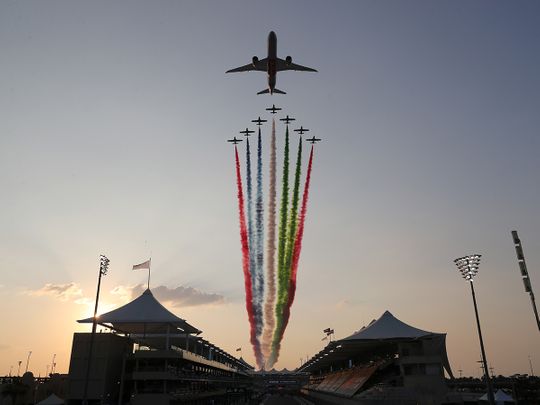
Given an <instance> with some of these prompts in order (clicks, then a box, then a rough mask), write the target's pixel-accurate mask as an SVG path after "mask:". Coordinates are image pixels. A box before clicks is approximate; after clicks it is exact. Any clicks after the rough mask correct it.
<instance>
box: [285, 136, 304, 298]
mask: <svg viewBox="0 0 540 405" xmlns="http://www.w3.org/2000/svg"><path fill="white" fill-rule="evenodd" d="M301 167H302V137H300V139H299V141H298V154H297V156H296V170H295V174H294V187H293V193H292V204H291V212H290V216H289V229H288V231H287V247H286V253H285V269H286V270H287V279H288V280H290V278H291V263H292V256H293V249H294V241H295V239H296V228H297V225H298V201H299V197H300V175H301ZM288 293H289V290H288V288H287V294H286V295H287V296H288Z"/></svg>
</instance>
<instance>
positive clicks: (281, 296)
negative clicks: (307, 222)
mask: <svg viewBox="0 0 540 405" xmlns="http://www.w3.org/2000/svg"><path fill="white" fill-rule="evenodd" d="M288 204H289V126H288V125H287V127H286V130H285V151H284V157H283V180H282V192H281V206H280V212H279V215H280V222H279V243H278V263H277V274H278V283H277V284H278V286H277V298H276V304H275V308H274V311H275V325H274V330H273V336H272V351H271V355H270V357H269V359H268V363H269V367H271V366H272V365H274V363H275V362H276V360H277V358H276V357H275V356H274V354H275V353H276V351H275V349H274V347H275V345H276V337H277V335H276V330H280V329H281V324H282V320H283V307H284V304H285V302H286V294H287V291H288V287H289V280H288V278H287V269H285V254H286V245H287V214H288Z"/></svg>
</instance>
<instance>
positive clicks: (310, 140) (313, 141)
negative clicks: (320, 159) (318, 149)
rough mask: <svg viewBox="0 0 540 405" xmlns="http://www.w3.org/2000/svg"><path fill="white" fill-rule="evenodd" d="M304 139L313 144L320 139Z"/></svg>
mask: <svg viewBox="0 0 540 405" xmlns="http://www.w3.org/2000/svg"><path fill="white" fill-rule="evenodd" d="M306 141H308V142H311V144H312V145H313V144H314V143H317V142H320V141H321V139H320V138H315V137H313V138H308V139H306Z"/></svg>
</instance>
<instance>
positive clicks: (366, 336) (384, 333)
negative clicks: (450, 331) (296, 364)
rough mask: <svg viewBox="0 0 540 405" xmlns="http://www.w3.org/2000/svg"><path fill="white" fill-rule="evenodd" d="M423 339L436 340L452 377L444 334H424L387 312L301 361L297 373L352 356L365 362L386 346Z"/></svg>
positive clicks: (323, 366) (322, 367)
mask: <svg viewBox="0 0 540 405" xmlns="http://www.w3.org/2000/svg"><path fill="white" fill-rule="evenodd" d="M423 338H433V339H436V340H437V342H438V343H439V347H440V356H441V363H442V365H443V367H444V368H445V369H446V371H447V372H448V374H449V375H450V376H452V370H451V368H450V362H449V361H448V356H447V354H446V334H445V333H435V332H428V331H425V330H422V329H418V328H415V327H413V326H410V325H407V324H406V323H405V322H402V321H400V320H399V319H397V318H396V317H394V315H392V314H391V313H390V312H389V311H385V312H384V314H382V315H381V317H380V318H379V319H377V320H374V321H372V322H371V323H370V324H369V325H368V326H367V327H363V328H361V329H360V330H359V331H357V332H355V333H353V334H352V335H351V336H348V337H346V338H344V339H341V340H336V341H333V342H330V343H329V344H328V345H327V346H326V347H325V348H324V349H323V350H321V351H320V352H319V353H317V354H316V355H315V356H313V357H312V358H311V359H309V360H308V361H307V362H305V363H304V364H303V365H302V366H301V367H300V368H298V370H297V371H307V372H313V371H315V370H321V369H325V368H329V367H330V366H331V365H332V364H335V363H338V362H343V361H347V360H349V359H351V358H354V357H362V358H365V359H366V360H369V358H370V356H372V355H373V353H376V352H377V351H379V350H385V348H388V347H389V345H392V344H398V343H400V342H407V341H414V340H417V339H423Z"/></svg>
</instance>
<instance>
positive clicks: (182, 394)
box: [67, 289, 253, 405]
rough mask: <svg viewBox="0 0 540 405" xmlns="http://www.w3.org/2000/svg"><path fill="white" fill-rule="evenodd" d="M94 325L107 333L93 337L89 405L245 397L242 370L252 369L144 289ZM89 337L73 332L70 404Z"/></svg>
mask: <svg viewBox="0 0 540 405" xmlns="http://www.w3.org/2000/svg"><path fill="white" fill-rule="evenodd" d="M92 321H93V318H88V319H83V320H81V321H79V322H81V323H91V322H92ZM97 323H98V324H99V325H101V326H103V327H106V328H107V329H108V330H109V331H110V332H111V333H98V334H96V336H95V343H94V344H95V350H94V351H93V355H92V356H93V357H92V359H91V360H92V361H91V369H90V378H89V383H88V399H89V401H90V403H102V402H105V403H118V404H123V403H128V402H129V403H131V404H134V405H136V404H169V403H178V402H179V401H180V402H182V403H189V402H190V401H191V402H192V403H197V401H200V400H202V399H203V398H207V399H208V400H211V399H213V398H220V397H224V396H227V395H237V396H238V395H249V391H250V386H251V378H250V376H249V374H248V371H250V370H252V369H253V367H251V366H250V365H249V364H247V363H246V362H245V361H244V360H242V359H241V358H240V359H237V358H235V357H233V356H231V355H230V354H228V353H226V352H225V351H223V350H222V349H220V348H219V347H217V346H215V345H213V344H212V343H210V342H208V341H206V340H204V339H202V338H200V337H199V336H198V335H199V334H200V333H201V331H200V330H199V329H197V328H195V327H194V326H192V325H190V324H189V323H188V322H186V321H185V320H184V319H181V318H179V317H177V316H176V315H174V314H173V313H171V312H170V311H169V310H167V309H166V308H165V307H163V306H162V305H161V304H160V303H159V302H158V301H157V300H156V299H155V298H154V296H153V295H152V293H151V291H150V290H149V289H147V290H146V291H145V292H144V293H143V294H142V295H141V296H139V297H138V298H136V299H135V300H133V301H132V302H130V303H128V304H126V305H124V306H122V307H120V308H118V309H115V310H113V311H111V312H108V313H106V314H102V315H100V316H99V317H98V318H97ZM90 337H91V336H90V334H89V333H76V334H74V338H73V347H72V352H71V362H70V368H69V389H68V394H67V399H68V401H69V403H70V404H78V403H80V402H81V400H82V398H83V394H84V380H85V379H84V372H85V370H86V367H87V364H88V352H89V351H88V345H89V344H90Z"/></svg>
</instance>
